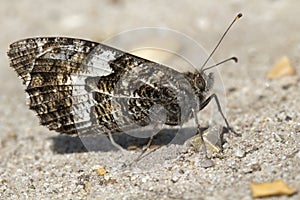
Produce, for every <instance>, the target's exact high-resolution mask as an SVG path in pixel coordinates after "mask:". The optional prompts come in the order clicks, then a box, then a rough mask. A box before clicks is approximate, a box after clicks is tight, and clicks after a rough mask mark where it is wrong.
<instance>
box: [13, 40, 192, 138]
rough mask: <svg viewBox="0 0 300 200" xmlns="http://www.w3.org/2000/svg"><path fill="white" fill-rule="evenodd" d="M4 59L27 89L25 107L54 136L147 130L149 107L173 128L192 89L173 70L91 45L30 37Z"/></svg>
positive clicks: (16, 43)
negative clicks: (159, 108) (160, 109)
mask: <svg viewBox="0 0 300 200" xmlns="http://www.w3.org/2000/svg"><path fill="white" fill-rule="evenodd" d="M8 56H9V58H10V66H11V67H12V68H13V69H14V70H15V71H16V73H17V74H18V76H19V77H20V78H21V79H22V80H23V83H24V84H25V86H26V87H27V88H26V92H27V93H28V95H29V106H30V109H32V110H34V111H35V112H36V113H37V115H38V116H39V118H40V122H41V124H42V125H45V126H47V127H48V128H49V129H50V130H55V131H57V132H60V133H67V134H74V133H78V132H81V133H83V132H91V131H96V132H101V133H106V132H108V131H110V132H122V131H124V130H129V129H132V128H134V127H136V126H147V125H149V123H150V121H151V116H150V114H151V113H150V109H151V108H152V107H153V105H155V104H160V105H162V106H163V108H164V109H165V111H164V113H161V112H157V113H156V116H159V115H162V116H163V117H162V116H159V117H162V118H164V119H161V118H160V119H159V120H163V121H164V122H163V123H166V124H171V125H177V124H179V123H181V121H182V117H184V118H186V117H187V115H188V114H184V115H182V112H181V111H182V110H180V107H181V106H183V105H185V106H189V105H191V104H190V103H187V102H186V100H187V97H189V96H190V93H191V92H192V91H193V90H192V89H191V88H190V87H189V83H188V82H187V80H186V79H185V77H184V76H183V75H182V74H180V73H179V72H177V71H175V70H173V69H171V68H168V67H166V66H163V65H160V64H158V63H155V62H152V61H148V60H145V59H143V58H139V57H136V56H133V55H131V54H128V53H125V52H123V51H120V50H117V49H114V48H112V47H108V46H106V45H103V44H99V43H96V42H90V41H86V40H81V39H72V38H62V37H53V38H30V39H25V40H21V41H18V42H15V43H13V44H11V45H10V48H9V51H8ZM179 102H181V104H180V103H179ZM186 110H190V109H186ZM132 125H133V126H132Z"/></svg>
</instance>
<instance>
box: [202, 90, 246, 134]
mask: <svg viewBox="0 0 300 200" xmlns="http://www.w3.org/2000/svg"><path fill="white" fill-rule="evenodd" d="M212 99H214V100H215V102H216V104H217V107H218V111H219V113H220V114H221V116H222V118H223V119H224V121H225V124H226V129H227V130H229V131H230V132H232V133H233V134H234V135H236V136H241V134H239V133H237V132H236V131H235V130H234V129H233V128H232V127H231V126H230V125H229V123H228V121H227V119H226V117H225V115H224V113H223V111H222V108H221V104H220V102H219V99H218V96H217V95H216V94H212V95H210V96H209V97H208V98H207V99H206V100H205V101H204V102H203V103H202V104H201V105H200V110H202V109H203V108H205V107H206V106H207V105H208V104H209V102H210V101H211V100H212Z"/></svg>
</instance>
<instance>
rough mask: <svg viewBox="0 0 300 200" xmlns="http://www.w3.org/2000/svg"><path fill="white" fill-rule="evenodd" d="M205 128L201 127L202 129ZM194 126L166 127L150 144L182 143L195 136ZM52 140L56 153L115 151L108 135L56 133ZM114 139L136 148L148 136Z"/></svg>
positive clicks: (123, 145)
mask: <svg viewBox="0 0 300 200" xmlns="http://www.w3.org/2000/svg"><path fill="white" fill-rule="evenodd" d="M205 129H207V127H206V128H203V130H205ZM195 134H196V132H195V128H181V129H176V128H168V129H163V130H161V131H160V132H158V133H157V134H156V135H155V136H154V138H153V141H152V142H151V145H155V146H164V145H168V144H176V145H183V144H184V143H185V141H187V140H188V139H189V138H191V137H193V136H195ZM50 139H51V140H52V141H53V145H52V151H53V152H54V153H57V154H69V153H83V152H88V151H95V152H98V151H101V152H108V151H117V150H118V149H117V148H116V147H115V146H114V145H112V143H111V141H110V140H109V138H108V136H106V135H97V136H89V135H86V136H72V135H57V136H54V137H51V138H50ZM113 139H114V141H115V142H116V143H117V144H119V145H120V146H121V147H122V148H124V149H132V148H134V149H138V148H142V147H143V146H145V145H147V143H148V141H149V138H140V137H135V136H132V135H128V134H124V133H123V134H114V135H113Z"/></svg>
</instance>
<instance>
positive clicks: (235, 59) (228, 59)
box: [202, 56, 238, 72]
mask: <svg viewBox="0 0 300 200" xmlns="http://www.w3.org/2000/svg"><path fill="white" fill-rule="evenodd" d="M230 60H233V61H234V62H235V63H237V62H238V58H237V57H235V56H233V57H231V58H227V59H226V60H223V61H221V62H219V63H217V64H214V65H212V66H210V67H206V68H204V69H203V70H202V72H204V71H205V70H208V69H211V68H214V67H216V66H218V65H221V64H223V63H225V62H227V61H230Z"/></svg>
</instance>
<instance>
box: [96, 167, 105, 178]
mask: <svg viewBox="0 0 300 200" xmlns="http://www.w3.org/2000/svg"><path fill="white" fill-rule="evenodd" d="M96 172H97V174H98V176H104V174H106V173H107V171H106V169H105V167H103V166H100V167H99V168H98V169H96Z"/></svg>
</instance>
